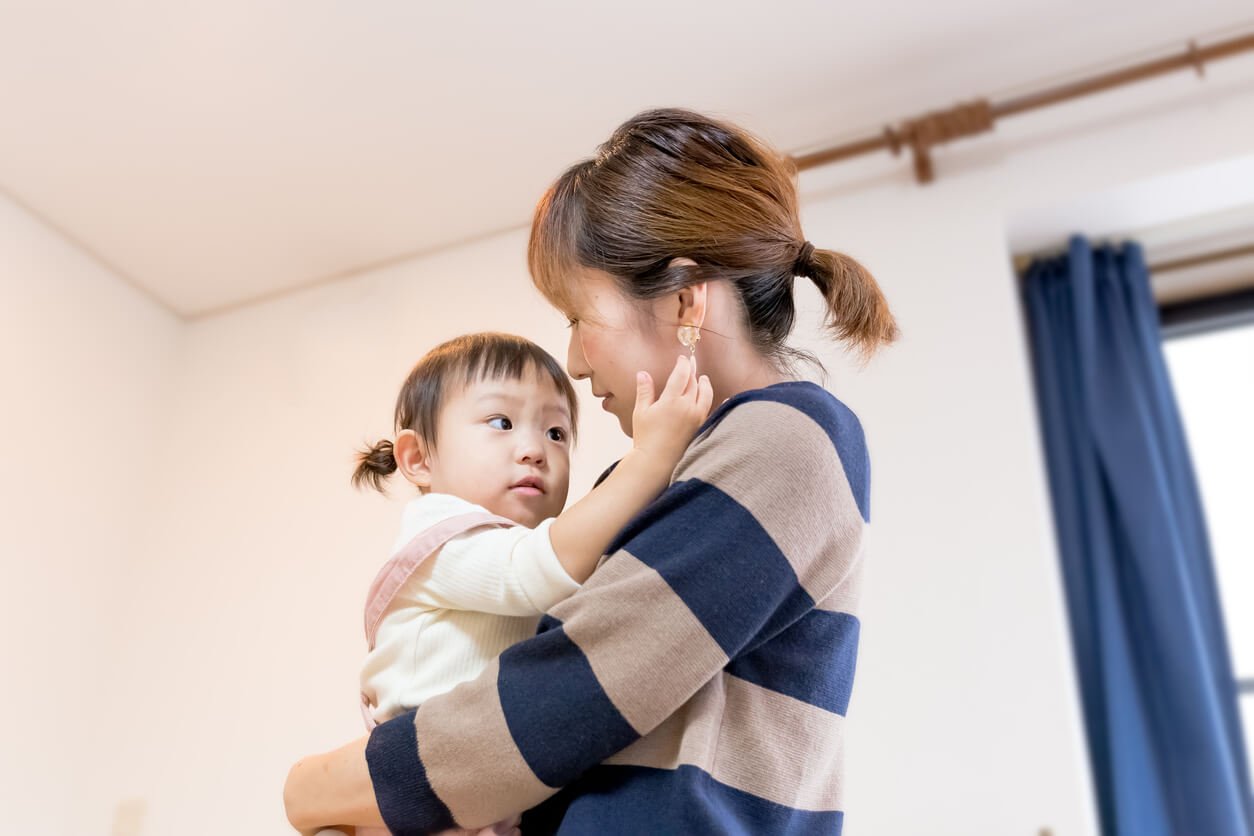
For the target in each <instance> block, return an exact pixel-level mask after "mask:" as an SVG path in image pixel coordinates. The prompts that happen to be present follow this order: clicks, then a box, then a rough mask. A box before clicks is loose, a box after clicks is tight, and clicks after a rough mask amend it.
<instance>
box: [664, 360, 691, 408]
mask: <svg viewBox="0 0 1254 836" xmlns="http://www.w3.org/2000/svg"><path fill="white" fill-rule="evenodd" d="M689 365H690V364H689V363H688V358H687V357H685V356H684V355H682V354H681V355H679V357H678V358H677V359H676V360H675V368H673V369H671V375H670V377H668V378H667V379H666V388H665V389H663V390H662V395H663V396H670V397H678V396H680V395H682V394H683V393H684V389H686V388H687V383H688V377H689V375H690V374H691V372H690V371H689Z"/></svg>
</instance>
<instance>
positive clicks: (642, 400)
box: [634, 372, 653, 412]
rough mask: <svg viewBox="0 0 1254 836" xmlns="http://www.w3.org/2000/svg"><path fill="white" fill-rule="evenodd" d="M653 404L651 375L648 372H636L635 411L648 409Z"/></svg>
mask: <svg viewBox="0 0 1254 836" xmlns="http://www.w3.org/2000/svg"><path fill="white" fill-rule="evenodd" d="M652 405H653V377H652V376H651V375H650V374H649V373H648V372H636V408H635V410H634V411H635V412H640V411H641V410H644V409H648V408H649V407H650V406H652Z"/></svg>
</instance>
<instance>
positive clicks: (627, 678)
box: [550, 550, 728, 734]
mask: <svg viewBox="0 0 1254 836" xmlns="http://www.w3.org/2000/svg"><path fill="white" fill-rule="evenodd" d="M550 612H551V613H552V615H553V617H554V618H557V619H560V620H561V621H562V622H563V628H564V629H565V631H566V635H567V636H568V637H569V638H570V640H571V641H572V642H574V643H575V644H576V645H577V646H578V647H579V649H580V650H582V651H583V653H584V656H586V657H587V659H588V664H589V665H590V666H591V667H592V672H593V673H594V674H595V675H596V678H597V681H598V682H600V683H601V687H602V688H603V689H605V693H606V695H608V696H609V698H610V700H611V701H613V703H614V706H615V707H616V708H617V709H618V710H619V711H620V712H622V714H623V717H625V718H626V720H627V722H628V723H630V724H631V726H632V728H634V729H635V730H636V731H637V732H638V733H640V734H646V733H647V732H649V731H650V730H651V729H653V728H654V727H656V726H657V724H658V723H660V722H662V721H663V720H664V719H666V717H667V716H669V715H670V714H671V713H672V712H673V711H674V710H675V708H676V707H677V706H680V705H683V704H684V703H685V702H686V701H687V700H688V699H689V698H690V697H691V696H692V695H693V694H694V693H696V692H697V689H698V688H700V687H701V686H702V685H704V684H705V683H706V682H708V681H709V679H710V675H711V672H712V671H717V670H720V669H721V668H722V667H723V666H724V665H726V664H727V661H728V660H727V656H726V654H724V653H723V650H722V648H720V647H719V645H718V643H717V642H715V641H714V639H713V638H712V637H711V636H710V634H709V632H707V631H706V629H705V627H704V626H702V624H701V622H700V620H698V619H697V617H696V616H695V615H693V614H692V611H691V610H690V609H688V606H687V605H686V604H685V603H684V601H683V599H682V598H680V597H679V596H678V595H677V594H676V593H675V590H673V589H671V587H670V584H668V583H667V582H666V581H665V580H664V579H663V578H662V576H661V575H659V574H658V573H657V570H655V569H653V568H652V567H650V566H647V565H646V564H644V563H642V562H641V561H640V560H639V559H637V558H636V557H635V556H634V555H632V554H631V553H630V552H627V551H625V550H620V551H618V552H616V553H615V555H614V557H613V559H612V560H607V561H606V562H605V563H604V564H603V565H602V566H601V568H600V569H598V570H597V571H596V572H594V573H593V575H592V577H591V578H589V580H588V582H587V583H586V584H584V587H583V589H581V590H580V591H579V592H578V593H577V594H575V595H572V596H571V597H569V598H567V599H566V600H565V601H563V602H562V603H560V604H558V605H557V606H556V607H554V608H553V609H552V610H551V611H550ZM642 640H643V641H646V642H648V644H649V647H648V648H647V649H642V648H641V647H640V642H641V641H642ZM642 662H644V663H647V666H646V665H642Z"/></svg>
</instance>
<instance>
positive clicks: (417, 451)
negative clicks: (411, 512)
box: [392, 430, 431, 493]
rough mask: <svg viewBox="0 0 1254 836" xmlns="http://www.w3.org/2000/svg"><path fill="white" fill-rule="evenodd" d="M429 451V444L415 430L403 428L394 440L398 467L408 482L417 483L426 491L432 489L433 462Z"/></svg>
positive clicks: (393, 445)
mask: <svg viewBox="0 0 1254 836" xmlns="http://www.w3.org/2000/svg"><path fill="white" fill-rule="evenodd" d="M427 453H428V450H427V445H426V444H424V443H423V441H422V439H421V438H419V437H418V433H416V432H414V431H413V430H401V431H400V432H399V433H397V434H396V440H395V441H393V442H392V456H393V457H394V458H395V459H396V469H397V470H399V471H400V472H401V475H402V476H404V477H405V480H406V481H407V482H410V483H412V484H414V485H417V486H418V488H419V489H420V490H422V491H423V492H424V493H425V492H426V491H428V490H430V489H431V462H430V460H429V458H428V455H427Z"/></svg>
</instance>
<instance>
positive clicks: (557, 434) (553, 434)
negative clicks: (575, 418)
mask: <svg viewBox="0 0 1254 836" xmlns="http://www.w3.org/2000/svg"><path fill="white" fill-rule="evenodd" d="M549 438H550V439H552V440H553V441H565V440H566V430H564V429H562V428H561V427H553V428H552V429H551V430H549Z"/></svg>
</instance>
